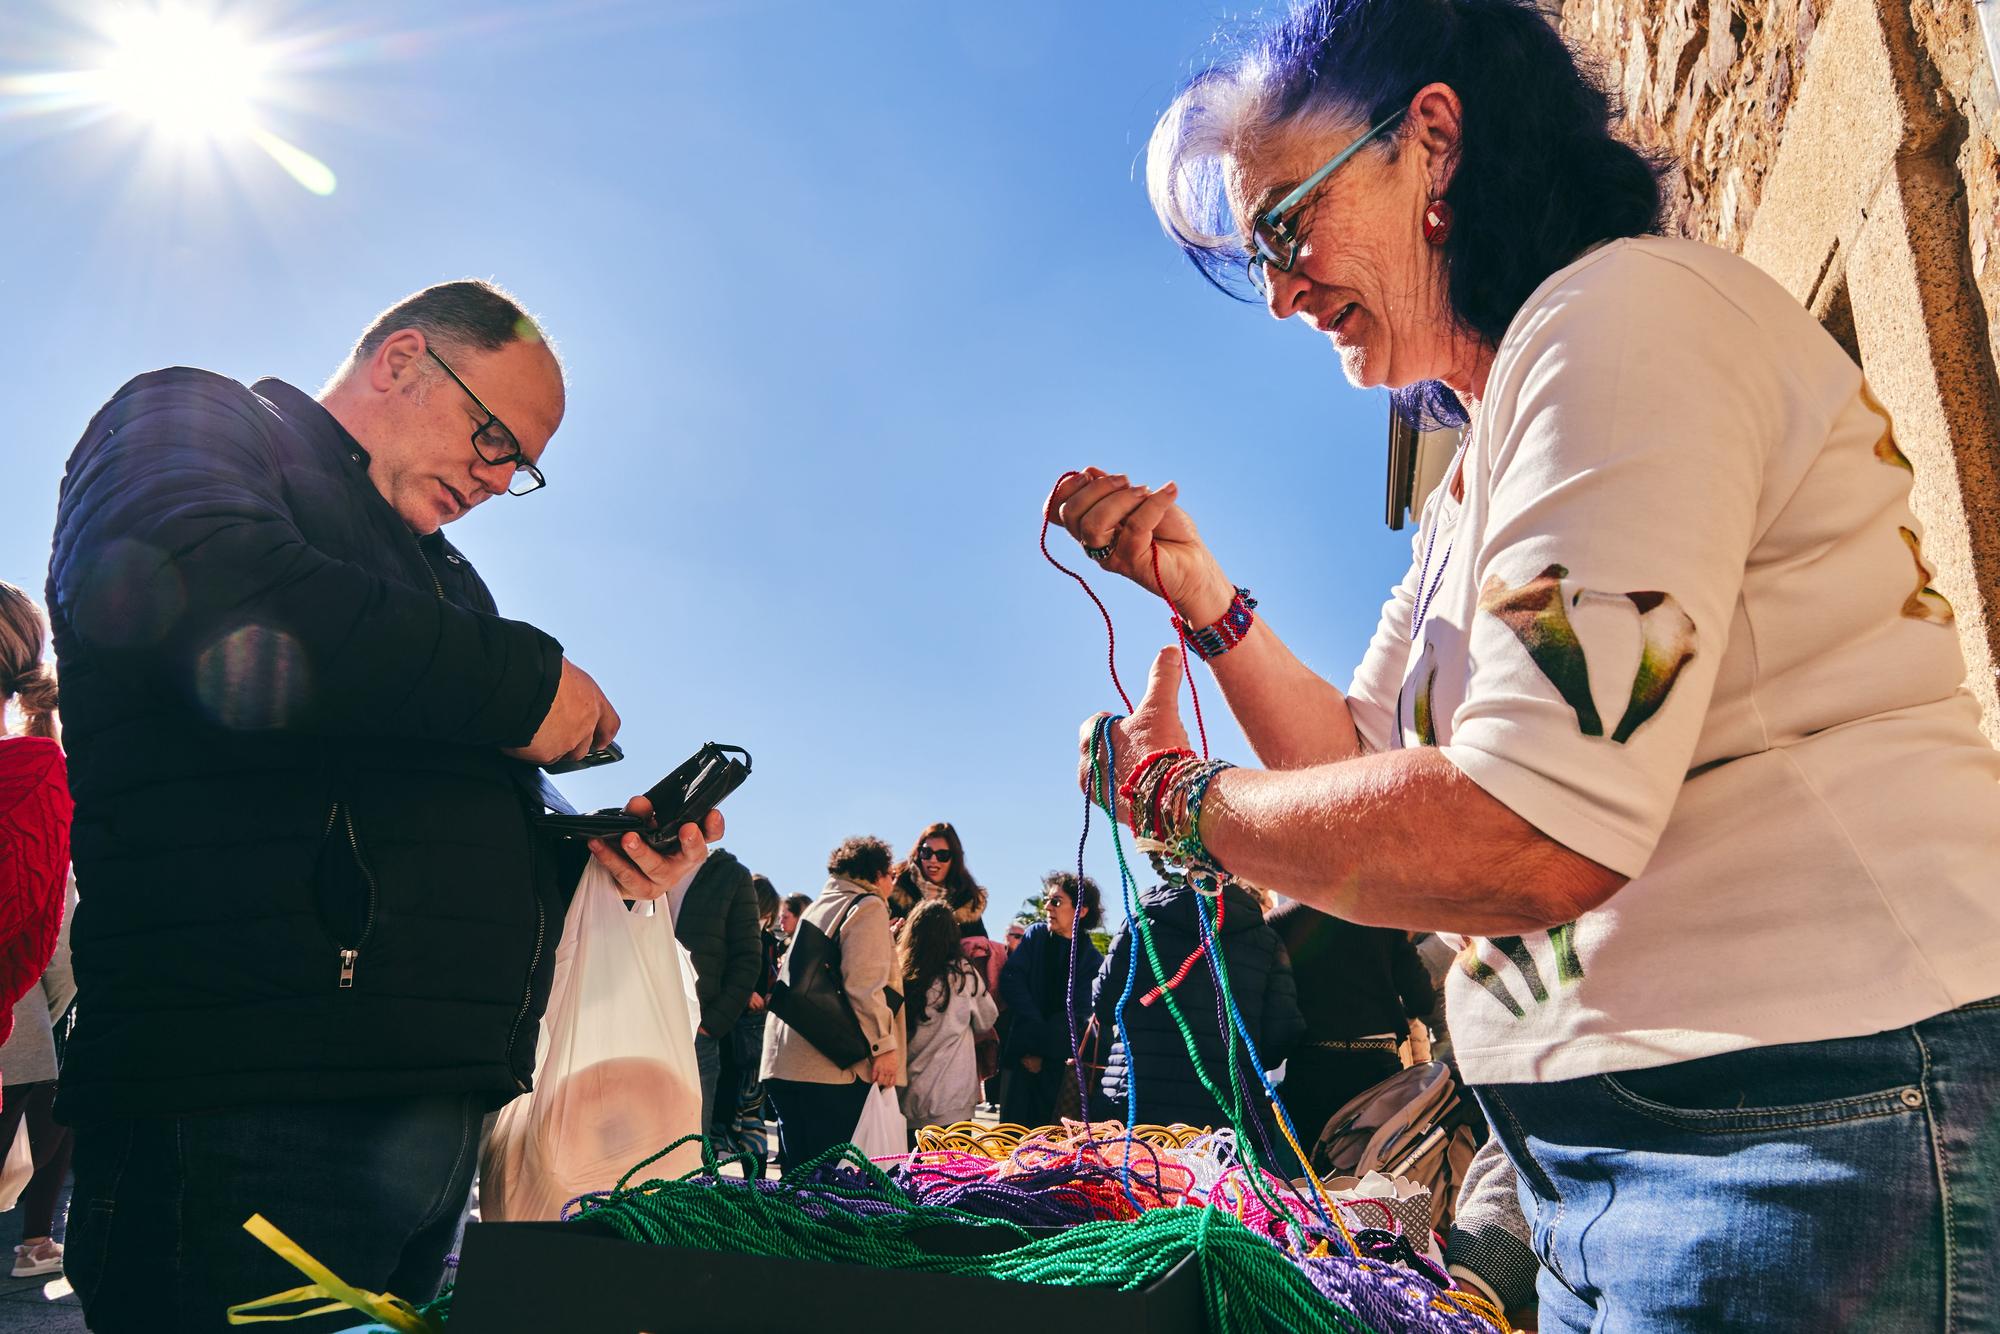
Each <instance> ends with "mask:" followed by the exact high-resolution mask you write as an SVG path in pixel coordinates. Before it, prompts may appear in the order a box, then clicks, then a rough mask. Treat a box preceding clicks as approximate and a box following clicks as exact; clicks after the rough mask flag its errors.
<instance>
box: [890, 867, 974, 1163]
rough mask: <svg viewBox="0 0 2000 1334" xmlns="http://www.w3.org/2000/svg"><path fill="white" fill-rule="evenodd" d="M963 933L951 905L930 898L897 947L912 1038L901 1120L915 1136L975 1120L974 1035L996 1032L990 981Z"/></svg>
mask: <svg viewBox="0 0 2000 1334" xmlns="http://www.w3.org/2000/svg"><path fill="white" fill-rule="evenodd" d="M958 928H959V923H958V919H957V918H956V917H954V916H953V915H952V910H951V908H950V907H949V906H948V905H947V904H945V903H943V902H941V901H939V900H936V899H928V900H925V901H923V902H921V903H919V904H917V905H916V907H915V909H913V910H912V911H911V913H910V916H909V919H908V920H907V921H906V922H904V923H903V933H902V936H901V938H900V940H899V941H898V945H897V962H898V969H897V972H898V974H899V975H900V977H901V978H902V990H903V1020H904V1023H905V1024H906V1025H907V1030H906V1031H907V1032H908V1033H909V1037H910V1042H909V1055H910V1083H909V1087H908V1088H905V1089H904V1090H903V1094H902V1097H903V1116H904V1118H905V1119H906V1120H907V1121H908V1122H909V1123H910V1127H911V1129H912V1130H914V1129H915V1128H916V1127H918V1126H927V1125H940V1126H946V1125H950V1124H952V1123H953V1122H955V1121H969V1120H971V1119H972V1113H973V1110H974V1108H975V1107H976V1105H977V1104H978V1102H979V1063H978V1059H977V1057H976V1055H975V1054H974V1051H973V1036H972V1035H973V1032H974V1031H975V1030H978V1029H990V1028H992V1027H993V1020H994V1016H995V1015H996V1014H997V1013H998V1011H997V1008H996V1007H995V1005H994V1002H993V993H992V992H991V991H989V990H987V987H986V979H985V978H984V977H982V976H981V975H980V971H979V969H977V968H976V967H974V966H973V965H972V964H971V963H970V962H968V961H967V960H966V959H965V957H964V956H963V955H962V954H960V953H959V930H958Z"/></svg>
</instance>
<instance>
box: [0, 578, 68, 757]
mask: <svg viewBox="0 0 2000 1334" xmlns="http://www.w3.org/2000/svg"><path fill="white" fill-rule="evenodd" d="M48 633H49V623H48V618H47V617H45V616H44V615H42V609H41V608H40V607H38V606H36V605H35V601H34V599H33V598H30V597H29V596H28V595H27V594H26V593H25V592H23V591H22V590H21V589H20V588H18V587H16V586H15V585H13V584H10V583H7V582H6V581H5V580H0V704H4V703H5V702H6V701H7V700H13V701H14V703H15V706H16V707H17V708H19V709H20V710H21V718H22V721H23V724H24V727H23V730H25V731H26V732H27V734H28V735H29V736H45V737H51V738H54V737H56V736H58V735H59V734H60V728H59V727H58V725H57V723H56V703H57V698H56V697H57V691H56V673H55V668H53V667H51V666H50V665H49V664H48V662H47V661H46V660H45V658H44V652H45V649H44V645H45V644H46V642H47V640H48Z"/></svg>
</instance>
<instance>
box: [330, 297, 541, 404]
mask: <svg viewBox="0 0 2000 1334" xmlns="http://www.w3.org/2000/svg"><path fill="white" fill-rule="evenodd" d="M403 329H417V330H420V331H421V332H422V333H423V335H424V338H425V339H426V340H428V341H429V342H430V343H432V344H434V345H435V346H436V347H438V348H439V349H441V350H443V351H445V352H450V351H451V350H452V349H454V348H458V349H461V350H469V349H478V350H479V351H482V352H493V351H497V350H498V349H500V348H502V347H505V346H506V345H507V344H508V343H511V342H514V341H516V340H522V341H527V342H535V343H542V344H544V345H545V346H546V345H547V343H548V339H547V338H546V337H545V336H544V335H543V333H542V327H541V325H540V324H539V323H538V322H537V321H536V320H535V317H534V316H533V315H530V314H529V313H528V312H527V310H526V309H525V308H524V307H523V306H522V305H521V303H520V302H519V301H518V300H516V299H515V298H514V296H513V295H512V294H511V293H510V292H508V291H507V290H506V289H505V288H503V287H501V286H500V285H499V284H498V283H492V282H488V281H486V280H485V279H483V278H461V279H459V280H458V281H456V282H449V283H438V284H436V285H435V286H432V287H426V288H425V289H424V290H423V291H421V292H415V293H412V294H411V295H409V296H406V297H404V298H403V299H402V300H401V301H398V302H397V303H396V304H395V305H393V306H391V307H389V309H387V310H385V311H383V312H382V313H381V314H380V315H377V316H376V317H375V318H374V319H373V320H372V321H370V322H369V325H368V328H367V329H366V330H364V331H363V332H362V334H361V337H360V338H359V339H357V340H356V341H355V344H354V347H353V348H352V350H350V351H349V352H348V354H347V360H346V361H344V362H342V363H341V366H340V369H339V370H338V371H336V372H335V373H334V379H336V380H338V379H341V378H343V377H344V376H346V375H348V374H349V373H350V372H351V371H353V369H354V368H355V367H356V366H359V365H360V364H361V363H362V362H364V361H366V360H367V359H368V358H369V357H371V356H373V355H375V351H376V349H378V348H380V347H381V346H382V344H384V343H386V342H387V341H389V338H390V336H391V335H393V334H395V333H397V332H398V331H400V330H403ZM549 355H550V356H555V349H554V348H553V347H550V348H549ZM556 368H557V371H558V373H560V372H561V368H562V359H561V358H560V357H556Z"/></svg>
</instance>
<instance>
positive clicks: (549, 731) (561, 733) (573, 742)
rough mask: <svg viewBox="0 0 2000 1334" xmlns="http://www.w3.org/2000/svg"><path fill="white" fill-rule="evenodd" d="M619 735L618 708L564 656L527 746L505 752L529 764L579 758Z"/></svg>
mask: <svg viewBox="0 0 2000 1334" xmlns="http://www.w3.org/2000/svg"><path fill="white" fill-rule="evenodd" d="M617 735H618V710H616V709H614V708H612V707H611V701H610V700H608V699H606V698H605V697H604V692H603V691H602V690H600V689H598V687H597V682H596V681H594V680H592V679H591V675H590V673H589V672H586V671H585V670H583V668H581V667H579V666H577V665H576V664H575V663H573V662H571V661H570V660H569V659H568V658H564V659H563V662H562V680H561V681H559V682H558V683H557V685H556V697H555V699H554V700H553V701H552V702H551V703H550V704H549V711H548V713H547V715H545V716H544V717H543V719H542V725H541V726H540V727H538V728H536V729H535V736H534V739H533V740H532V741H530V742H529V743H528V744H527V745H525V746H521V747H519V748H517V749H515V750H510V751H508V752H507V754H509V755H512V756H513V757H514V758H515V759H517V760H526V761H528V762H529V763H530V764H553V763H554V762H555V761H557V760H574V759H581V758H582V757H583V756H585V755H587V754H589V753H590V752H591V751H593V750H602V749H603V748H604V747H605V746H607V745H609V744H610V743H611V740H612V739H613V738H614V737H616V736H617Z"/></svg>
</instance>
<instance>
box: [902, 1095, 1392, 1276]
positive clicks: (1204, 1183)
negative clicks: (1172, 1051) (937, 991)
mask: <svg viewBox="0 0 2000 1334" xmlns="http://www.w3.org/2000/svg"><path fill="white" fill-rule="evenodd" d="M897 1163H898V1165H897V1166H896V1167H895V1168H894V1169H893V1171H892V1172H891V1176H892V1178H893V1179H894V1180H895V1181H896V1183H897V1185H899V1186H900V1187H902V1189H903V1190H904V1191H905V1192H907V1193H908V1194H909V1196H910V1198H911V1199H913V1200H915V1201H916V1202H917V1203H919V1204H925V1205H936V1206H939V1207H943V1208H952V1209H963V1210H966V1211H968V1212H971V1213H977V1214H979V1215H981V1216H982V1217H985V1218H990V1219H993V1220H995V1221H1007V1222H1014V1223H1019V1224H1021V1225H1022V1226H1024V1227H1036V1226H1074V1225H1075V1224H1078V1223H1087V1222H1096V1221H1100V1220H1104V1219H1118V1218H1134V1217H1137V1216H1138V1215H1139V1214H1140V1213H1143V1212H1144V1211H1146V1210H1148V1209H1171V1208H1181V1207H1192V1208H1203V1207H1213V1208H1217V1209H1220V1210H1222V1211H1223V1212H1225V1213H1227V1214H1229V1215H1230V1216H1232V1217H1233V1218H1235V1219H1236V1221H1237V1222H1239V1223H1242V1224H1243V1225H1244V1226H1245V1227H1247V1228H1249V1229H1250V1230H1251V1231H1253V1232H1255V1233H1257V1234H1259V1235H1260V1236H1265V1237H1269V1238H1270V1239H1271V1240H1273V1241H1274V1242H1277V1243H1278V1244H1279V1245H1281V1246H1283V1247H1285V1248H1286V1249H1287V1250H1291V1251H1294V1252H1296V1253H1301V1254H1306V1253H1310V1252H1311V1251H1312V1249H1313V1248H1314V1247H1315V1246H1316V1245H1318V1244H1319V1243H1320V1241H1321V1240H1322V1239H1323V1238H1324V1237H1325V1234H1326V1231H1327V1229H1326V1228H1325V1220H1324V1219H1322V1218H1321V1217H1320V1214H1319V1211H1318V1210H1316V1209H1313V1208H1311V1207H1309V1206H1308V1205H1307V1204H1306V1202H1305V1198H1304V1192H1302V1191H1301V1190H1300V1188H1299V1185H1298V1183H1296V1182H1290V1181H1286V1180H1283V1179H1282V1178H1279V1177H1276V1176H1274V1175H1272V1174H1271V1173H1269V1172H1266V1171H1264V1170H1263V1169H1262V1168H1259V1167H1256V1166H1254V1165H1252V1164H1248V1163H1244V1162H1242V1161H1240V1160H1239V1159H1238V1157H1237V1152H1236V1136H1235V1133H1234V1132H1233V1131H1230V1130H1229V1129H1227V1128H1224V1129H1221V1130H1199V1129H1196V1128H1194V1127H1192V1126H1185V1125H1174V1126H1152V1125H1140V1126H1134V1127H1132V1133H1131V1135H1130V1136H1127V1135H1126V1133H1125V1127H1124V1126H1122V1125H1120V1124H1119V1123H1117V1122H1116V1121H1098V1122H1092V1123H1091V1124H1088V1125H1086V1124H1084V1123H1082V1122H1079V1121H1065V1122H1064V1123H1062V1124H1061V1125H1059V1126H1043V1127H1041V1128H1040V1129H1038V1130H1029V1129H1027V1128H1026V1127H1024V1126H1018V1125H1000V1126H981V1125H978V1124H976V1123H974V1122H959V1123H958V1124H956V1125H950V1126H927V1127H925V1128H924V1129H922V1130H919V1131H918V1132H917V1149H916V1152H914V1153H911V1154H909V1155H907V1156H906V1157H904V1158H902V1159H900V1160H897ZM1334 1203H1335V1204H1336V1207H1337V1211H1338V1213H1339V1215H1340V1221H1341V1224H1342V1225H1344V1226H1343V1228H1342V1229H1339V1230H1340V1231H1341V1235H1342V1236H1343V1237H1347V1236H1350V1235H1358V1234H1360V1233H1363V1232H1366V1231H1369V1230H1371V1229H1372V1230H1373V1231H1375V1232H1378V1233H1380V1232H1387V1233H1390V1234H1394V1233H1396V1232H1398V1231H1400V1224H1399V1223H1398V1222H1397V1219H1396V1214H1395V1212H1394V1211H1393V1210H1392V1209H1390V1207H1389V1206H1388V1205H1387V1204H1386V1203H1384V1202H1382V1201H1379V1200H1368V1199H1361V1200H1342V1201H1338V1202H1334ZM1423 1240H1424V1241H1427V1240H1428V1239H1427V1238H1426V1239H1423ZM1420 1246H1421V1243H1420V1244H1419V1246H1413V1247H1411V1248H1410V1249H1411V1251H1412V1253H1414V1252H1415V1251H1416V1250H1418V1249H1420ZM1355 1249H1356V1253H1366V1252H1367V1250H1368V1248H1366V1247H1357V1248H1355ZM1374 1250H1375V1251H1376V1252H1380V1251H1381V1250H1382V1247H1381V1246H1380V1245H1377V1246H1375V1247H1374ZM1419 1263H1421V1262H1419Z"/></svg>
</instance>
